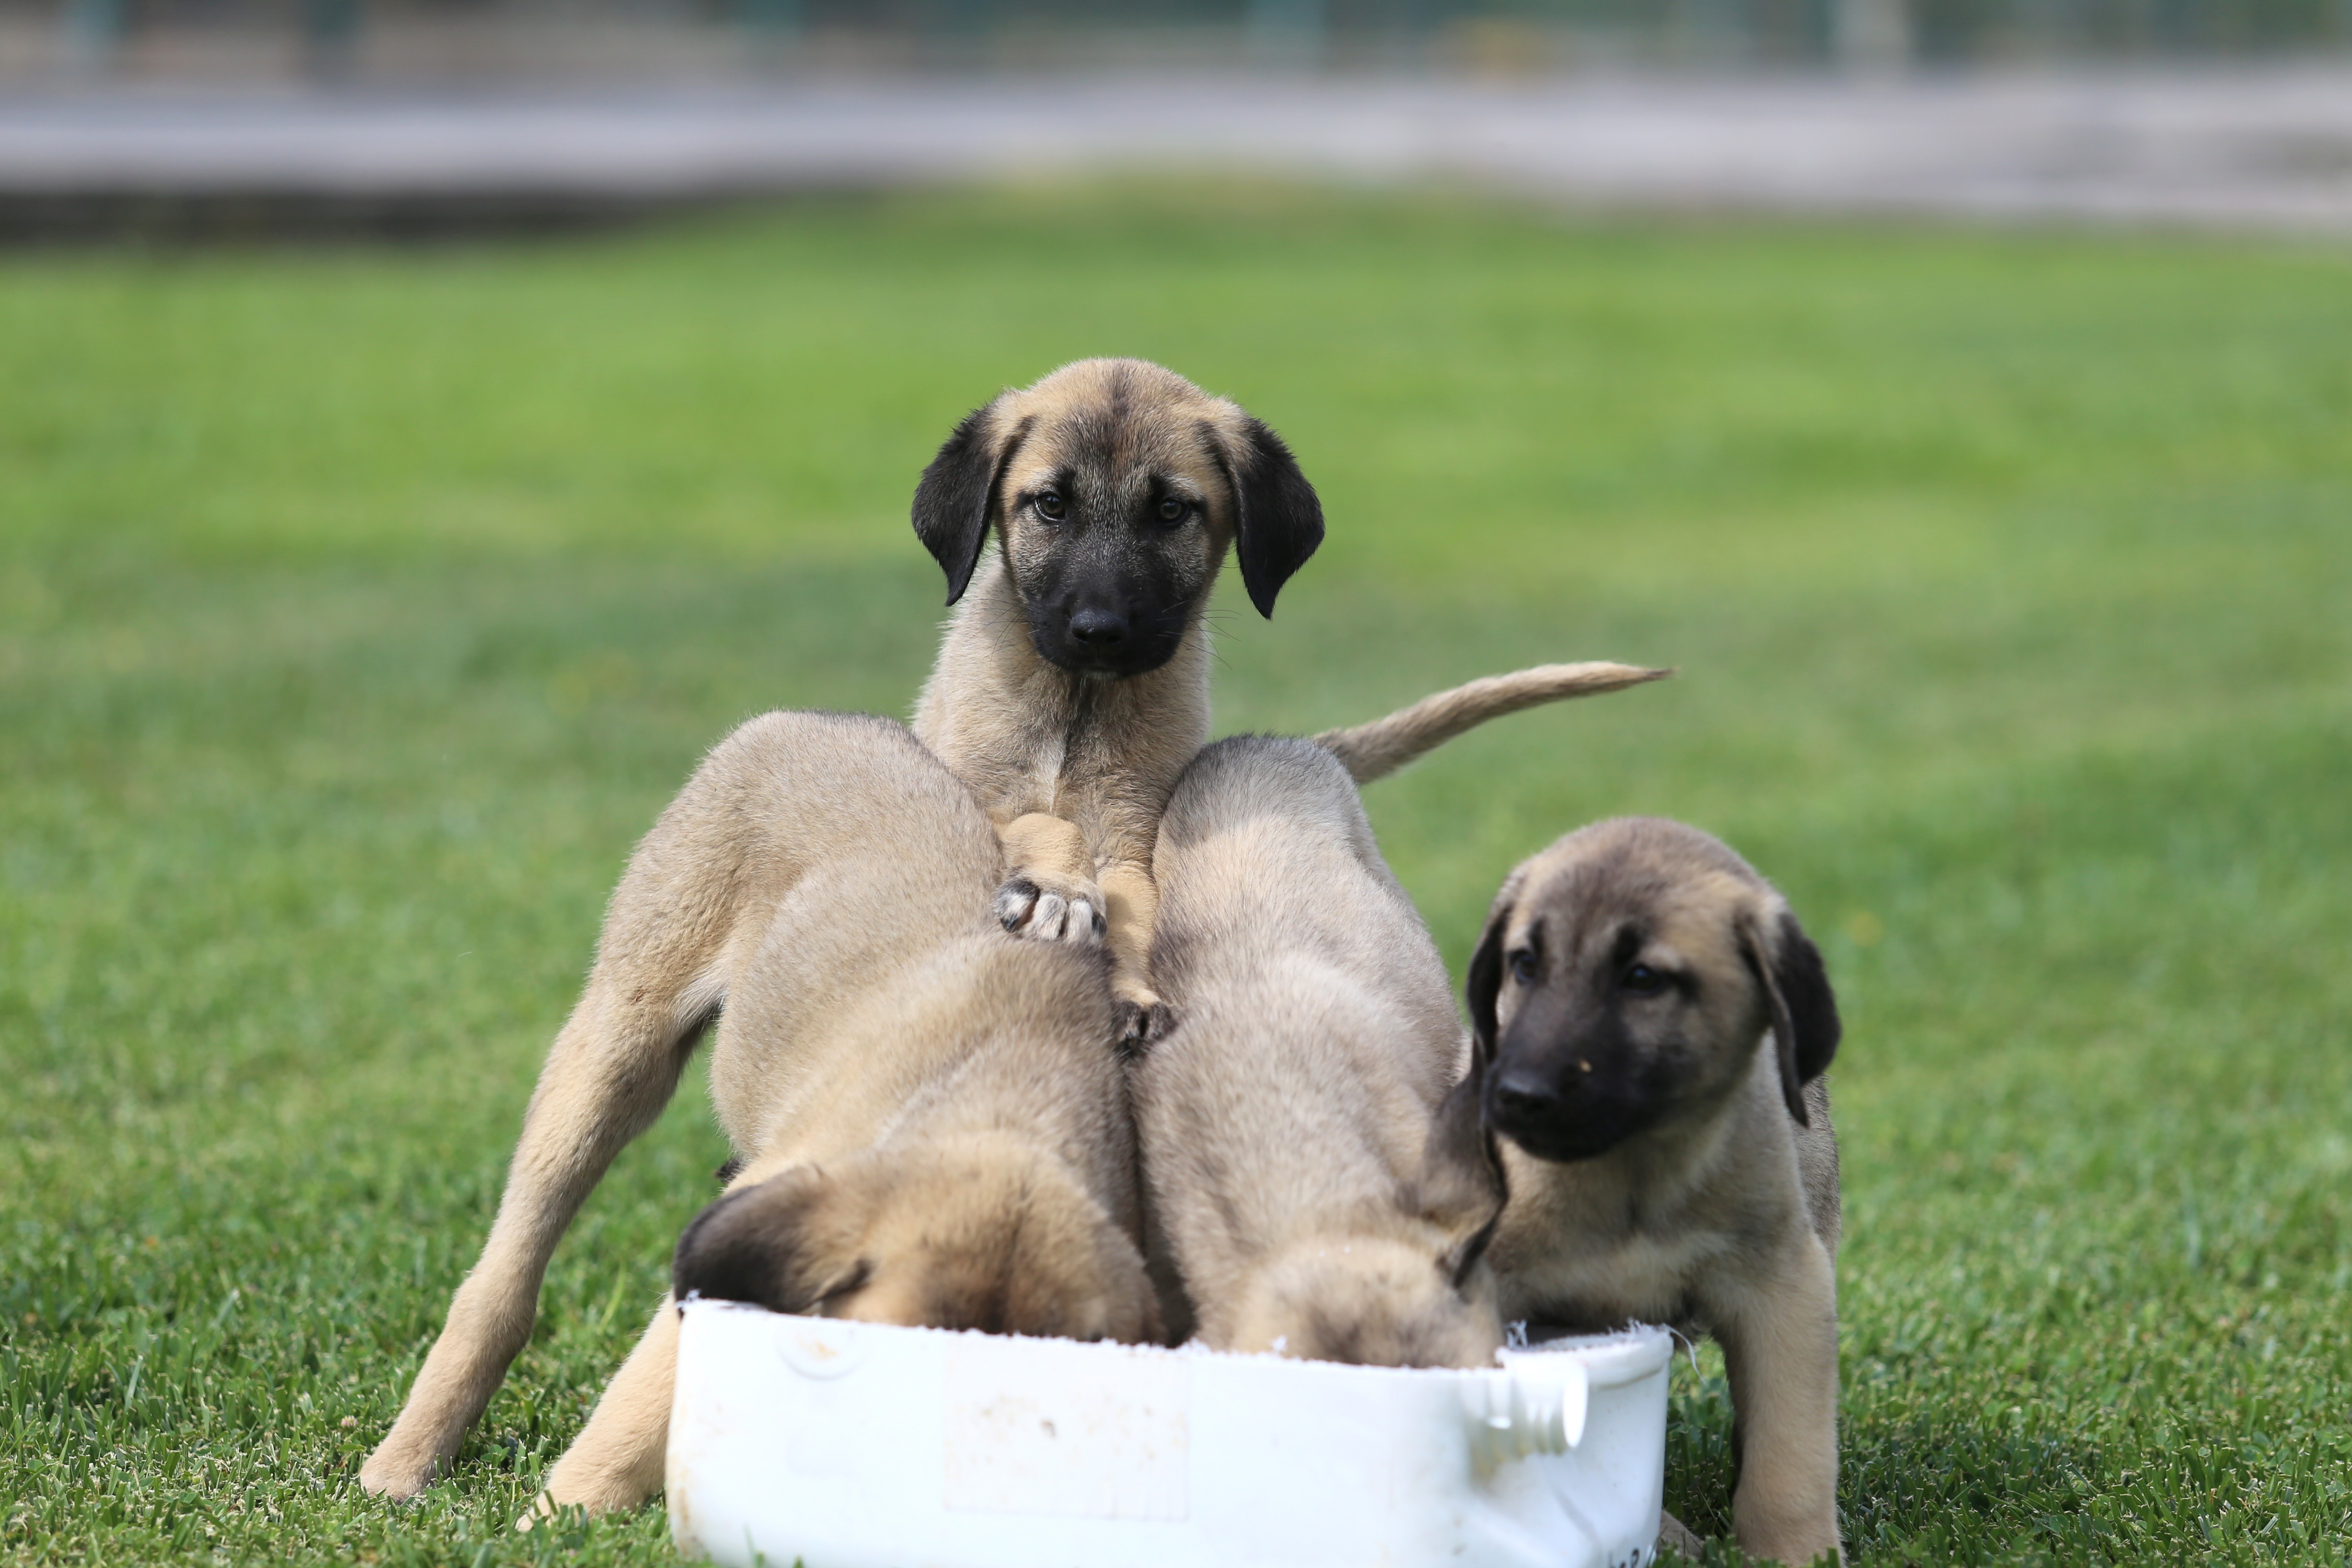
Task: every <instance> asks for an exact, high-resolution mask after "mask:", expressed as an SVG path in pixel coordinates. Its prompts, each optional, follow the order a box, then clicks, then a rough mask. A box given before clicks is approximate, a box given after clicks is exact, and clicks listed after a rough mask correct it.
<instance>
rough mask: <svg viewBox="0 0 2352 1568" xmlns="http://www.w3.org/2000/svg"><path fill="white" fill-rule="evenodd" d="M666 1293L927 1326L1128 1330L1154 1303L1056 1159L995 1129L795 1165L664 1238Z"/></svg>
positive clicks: (1127, 1250)
mask: <svg viewBox="0 0 2352 1568" xmlns="http://www.w3.org/2000/svg"><path fill="white" fill-rule="evenodd" d="M672 1279H673V1283H674V1285H675V1289H676V1293H677V1299H678V1300H685V1299H686V1298H687V1297H688V1296H689V1295H701V1296H703V1297H705V1298H708V1299H710V1300H728V1301H752V1302H756V1303H758V1304H759V1305H761V1306H762V1307H766V1308H768V1309H770V1310H772V1311H778V1312H801V1313H808V1314H812V1315H815V1316H822V1317H829V1318H856V1319H860V1320H863V1321H866V1322H876V1323H899V1324H905V1325H910V1326H920V1327H929V1328H938V1329H983V1330H987V1331H992V1332H998V1333H1016V1334H1036V1335H1043V1336H1051V1337H1057V1338H1064V1339H1074V1340H1119V1341H1124V1342H1148V1341H1152V1340H1156V1339H1157V1338H1158V1337H1159V1334H1160V1319H1159V1309H1158V1306H1157V1303H1156V1299H1155V1298H1154V1296H1153V1294H1152V1290H1151V1284H1150V1280H1149V1279H1146V1278H1145V1275H1144V1271H1143V1260H1142V1258H1140V1257H1139V1255H1138V1254H1137V1252H1136V1249H1135V1246H1134V1244H1133V1243H1132V1242H1131V1241H1129V1239H1128V1237H1126V1236H1125V1235H1124V1234H1122V1233H1121V1232H1120V1231H1119V1229H1118V1226H1115V1225H1113V1224H1112V1223H1111V1220H1110V1218H1109V1216H1108V1215H1106V1214H1104V1213H1103V1211H1102V1208H1101V1205H1097V1203H1095V1202H1094V1200H1093V1199H1091V1198H1089V1197H1088V1196H1087V1194H1085V1193H1084V1192H1083V1191H1081V1190H1080V1189H1079V1187H1078V1186H1077V1184H1076V1183H1075V1182H1074V1181H1072V1180H1071V1178H1070V1176H1069V1174H1068V1173H1066V1171H1064V1170H1062V1169H1061V1168H1060V1167H1059V1166H1058V1164H1057V1163H1055V1162H1053V1161H1051V1160H1049V1159H1048V1158H1046V1157H1045V1156H1043V1155H1041V1154H1040V1153H1038V1152H1036V1151H1034V1150H1032V1149H1029V1148H1026V1147H1024V1146H1022V1145H1020V1144H1017V1143H1014V1142H1012V1141H1010V1140H1005V1139H996V1138H976V1139H968V1140H961V1141H956V1142H949V1143H946V1144H943V1145H941V1146H940V1147H939V1148H936V1149H932V1150H927V1151H924V1152H921V1153H919V1154H914V1155H908V1156H898V1155H884V1154H881V1153H867V1154H864V1155H860V1156H858V1157H857V1158H856V1159H853V1160H850V1161H847V1162H845V1163H843V1164H842V1165H841V1166H839V1167H838V1168H835V1169H826V1170H819V1169H818V1168H816V1167H815V1166H813V1165H799V1166H794V1167H793V1168H792V1169H790V1170H788V1171H785V1172H783V1173H782V1174H779V1175H776V1176H772V1177H770V1178H769V1179H768V1180H766V1181H764V1182H760V1183H756V1184H753V1185H751V1186H748V1187H743V1188H740V1189H739V1190H738V1191H735V1192H732V1193H730V1194H727V1195H726V1196H725V1197H723V1198H721V1199H719V1201H718V1202H717V1203H715V1204H713V1205H710V1206H709V1208H707V1209H705V1210H703V1211H702V1213H701V1214H699V1215H697V1216H696V1217H695V1220H694V1223H693V1224H691V1225H689V1226H687V1228H686V1234H685V1235H684V1236H683V1237H680V1238H679V1239H678V1244H677V1258H676V1260H675V1262H674V1264H673V1267H672Z"/></svg>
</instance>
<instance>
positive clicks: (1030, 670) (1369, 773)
mask: <svg viewBox="0 0 2352 1568" xmlns="http://www.w3.org/2000/svg"><path fill="white" fill-rule="evenodd" d="M914 524H915V532H916V534H917V536H918V537H919V538H920V539H921V541H922V542H923V544H924V546H925V548H927V549H928V550H929V551H930V552H931V554H932V555H933V557H935V558H936V559H937V560H938V562H939V563H940V568H941V570H942V571H944V572H945V573H946V574H947V590H948V603H949V604H950V605H955V606H956V613H955V617H954V619H953V621H952V622H951V623H950V626H949V627H948V632H947V636H946V637H945V639H944V640H943V641H942V642H941V643H940V653H939V659H938V662H937V664H936V665H935V666H934V667H933V668H932V671H931V677H930V680H929V684H927V685H926V686H925V687H924V689H923V694H922V698H921V700H920V701H919V704H918V706H917V710H916V714H915V733H916V734H917V735H918V736H919V737H920V738H921V740H922V742H923V743H924V744H925V745H927V746H929V747H930V748H931V750H932V751H933V752H936V753H938V755H939V757H940V761H942V762H944V763H947V765H948V767H949V769H950V771H951V772H953V773H955V775H956V776H957V777H958V778H961V779H962V780H963V781H964V782H965V783H966V784H970V785H971V788H972V790H973V791H974V793H976V794H977V795H979V796H980V799H981V802H982V805H984V806H985V807H986V808H987V811H988V815H989V817H990V819H991V820H992V822H994V823H995V825H996V826H997V830H998V832H999V833H1000V834H1001V835H1002V836H1003V839H1004V844H1005V851H1006V861H1007V875H1006V879H1005V883H1004V886H1003V889H1002V890H1001V893H1000V896H999V899H998V903H997V909H998V913H999V916H1000V918H1001V919H1002V920H1003V922H1004V924H1005V927H1006V929H1008V930H1010V931H1014V932H1015V933H1016V934H1019V935H1022V936H1024V937H1031V938H1036V939H1041V940H1045V941H1052V942H1067V943H1072V944H1076V945H1087V944H1091V943H1094V942H1105V941H1107V942H1108V945H1109V947H1110V949H1111V952H1112V954H1113V958H1114V960H1115V968H1114V971H1113V978H1112V984H1113V989H1114V991H1115V992H1116V993H1117V994H1118V998H1119V1000H1120V1005H1121V1019H1122V1028H1121V1035H1122V1037H1124V1038H1125V1039H1127V1040H1128V1041H1129V1043H1130V1044H1136V1043H1140V1042H1141V1041H1143V1040H1146V1039H1149V1038H1150V1037H1152V1036H1153V1035H1154V1034H1156V1033H1157V1032H1158V1031H1159V1030H1160V1028H1162V1027H1164V1026H1165V1025H1166V1023H1167V1019H1168V1014H1167V1011H1166V1008H1165V1006H1164V1005H1163V1004H1162V1002H1161V1000H1160V995H1159V994H1158V992H1157V991H1156V989H1155V988H1154V986H1153V984H1152V982H1151V978H1150V951H1151V928H1152V919H1153V911H1154V909H1155V907H1156V903H1157V894H1156V889H1155V887H1154V884H1153V880H1152V874H1151V851H1152V842H1153V836H1154V835H1155V834H1156V833H1157V832H1158V829H1159V825H1160V810H1161V808H1162V807H1163V806H1164V805H1166V804H1167V800H1168V792H1169V790H1170V789H1171V788H1172V787H1174V785H1175V783H1176V775H1177V774H1178V773H1180V772H1181V771H1182V770H1183V768H1184V765H1185V764H1186V763H1189V762H1191V761H1192V754H1193V753H1194V752H1197V751H1199V750H1200V749H1201V747H1202V744H1203V743H1205V742H1207V740H1208V738H1209V647H1208V636H1207V633H1206V631H1205V630H1204V629H1203V627H1202V615H1203V613H1204V612H1205V611H1206V610H1207V608H1208V604H1209V595H1210V590H1211V589H1212V588H1213V586H1214V585H1215V583H1216V578H1217V574H1218V572H1219V571H1220V569H1221V568H1222V567H1223V563H1224V559H1225V554H1226V552H1227V551H1228V550H1230V551H1232V552H1234V554H1235V555H1236V556H1237V557H1238V558H1239V561H1240V564H1241V574H1242V584H1243V586H1244V587H1245V588H1247V589H1248V591H1249V598H1250V603H1251V604H1253V605H1256V606H1257V609H1258V613H1259V614H1261V615H1264V616H1272V615H1273V614H1274V603H1275V596H1276V595H1277V594H1279V593H1280V592H1281V590H1282V586H1283V584H1285V583H1286V582H1288V581H1289V579H1290V577H1291V574H1293V573H1295V572H1297V570H1298V569H1299V567H1301V566H1302V565H1304V564H1306V563H1307V558H1308V557H1309V556H1311V555H1313V554H1314V553H1315V550H1316V547H1317V546H1318V545H1319V544H1320V543H1321V542H1322V540H1323V508H1322V503H1321V502H1320V501H1319V500H1318V499H1317V497H1316V494H1315V488H1314V486H1312V485H1310V484H1308V483H1307V478H1306V476H1305V475H1304V474H1303V473H1301V472H1300V470H1299V467H1298V463H1297V459H1296V458H1293V457H1292V456H1291V453H1290V449H1289V447H1286V446H1285V445H1284V444H1283V442H1282V438H1281V437H1278V436H1276V434H1275V433H1274V432H1273V431H1272V430H1271V429H1269V428H1267V426H1265V425H1264V424H1263V423H1261V422H1260V421H1258V420H1257V419H1255V418H1253V417H1252V416H1249V415H1248V414H1247V413H1244V411H1243V410H1242V409H1241V408H1240V407H1239V406H1237V405H1234V404H1233V403H1230V402H1228V401H1226V400H1225V399H1223V398H1222V397H1213V396H1211V395H1209V394H1207V393H1205V392H1202V390H1201V389H1200V388H1199V387H1197V386H1194V385H1193V384H1192V383H1191V382H1189V381H1186V380H1185V379H1184V378H1183V377H1181V376H1180V375H1178V374H1175V373H1174V372H1172V371H1169V370H1163V369H1162V368H1160V366H1158V365H1156V364H1150V363H1145V362H1143V361H1141V360H1131V359H1091V360H1081V361H1079V362H1077V363H1075V364H1070V365H1066V366H1064V367H1063V368H1062V369H1060V370H1057V371H1055V373H1054V374H1051V375H1049V376H1046V377H1045V379H1044V380H1042V381H1040V382H1038V383H1037V384H1035V385H1034V386H1028V387H1023V388H1019V389H1016V390H1013V391H1008V392H1005V393H1003V395H1000V396H998V397H997V398H996V399H995V400H994V401H992V402H991V403H989V404H987V405H984V406H982V407H980V408H977V409H974V410H973V411H972V412H971V414H970V415H968V416H965V417H964V419H963V420H962V422H961V423H960V424H959V425H957V426H956V427H955V430H954V432H953V433H952V434H951V435H950V436H949V437H948V439H947V441H946V443H945V444H944V445H943V446H941V447H940V450H939V455H938V456H937V457H935V458H933V459H932V460H931V464H930V466H929V468H926V469H925V470H924V472H923V478H922V482H921V483H920V484H919V486H918V487H917V488H916V490H915V501H914ZM991 533H993V534H994V535H995V536H996V539H997V541H998V549H997V551H996V552H994V553H993V554H990V553H988V552H986V550H985V546H986V544H987V541H988V538H989V536H990V534H991ZM1602 668H1609V669H1620V670H1622V667H1621V666H1609V667H1597V666H1581V665H1574V666H1546V667H1544V668H1539V669H1532V670H1522V671H1520V672H1518V673H1517V674H1516V675H1508V676H1498V677H1494V678H1491V679H1487V680H1484V681H1476V682H1473V683H1472V684H1471V685H1469V686H1466V687H1464V688H1461V689H1459V690H1457V691H1454V692H1451V693H1447V694H1444V696H1442V697H1438V698H1432V699H1430V700H1429V701H1427V702H1424V703H1423V704H1420V705H1418V706H1417V707H1416V708H1414V709H1412V710H1409V711H1408V712H1407V713H1406V714H1400V715H1397V716H1395V717H1394V718H1393V719H1391V720H1389V721H1382V724H1381V725H1372V726H1365V727H1364V729H1363V730H1362V731H1348V732H1344V733H1341V734H1338V735H1331V736H1325V737H1321V739H1323V740H1325V741H1326V742H1329V743H1331V744H1332V746H1333V749H1334V750H1335V751H1337V752H1339V754H1340V755H1341V756H1342V757H1343V758H1345V759H1346V760H1348V762H1349V766H1350V767H1351V768H1352V769H1355V770H1356V776H1357V778H1358V779H1359V781H1361V780H1364V779H1368V778H1374V777H1378V776H1379V775H1380V774H1381V773H1385V772H1388V771H1389V770H1391V769H1392V768H1394V767H1397V766H1400V765H1402V763H1405V762H1407V761H1410V760H1411V759H1412V757H1414V756H1417V755H1419V754H1420V753H1421V752H1423V751H1426V750H1428V749H1429V748H1430V747H1431V746H1433V745H1436V744H1437V743H1438V742H1441V741H1443V740H1444V739H1445V738H1446V737H1447V736H1448V735H1451V734H1454V733H1458V732H1459V731H1462V730H1465V729H1467V728H1469V727H1470V726H1471V725H1473V724H1475V723H1477V722H1479V721H1481V720H1483V719H1486V718H1491V717H1493V716H1494V715H1495V714H1497V713H1504V712H1509V711H1511V710H1514V709H1517V708H1525V707H1529V706H1532V705H1534V704H1536V703H1539V702H1549V701H1553V700H1558V699H1559V698H1561V697H1571V696H1578V695H1581V694H1582V693H1583V692H1584V691H1586V690H1590V689H1593V688H1592V687H1591V680H1592V679H1594V672H1595V670H1597V669H1602ZM1069 826H1075V827H1076V829H1077V832H1078V836H1079V838H1080V840H1081V841H1082V842H1083V844H1084V847H1085V850H1086V854H1085V857H1084V858H1083V861H1082V862H1081V863H1080V864H1079V866H1078V867H1077V868H1076V869H1075V870H1070V869H1067V868H1065V865H1064V862H1063V859H1062V856H1061V847H1062V845H1063V844H1064V843H1065V842H1066V830H1067V828H1068V827H1069Z"/></svg>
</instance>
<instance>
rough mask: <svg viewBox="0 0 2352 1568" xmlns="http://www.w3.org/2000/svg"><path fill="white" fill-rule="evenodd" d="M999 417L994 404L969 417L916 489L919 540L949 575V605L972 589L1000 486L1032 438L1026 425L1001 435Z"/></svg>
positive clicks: (924, 473) (941, 450)
mask: <svg viewBox="0 0 2352 1568" xmlns="http://www.w3.org/2000/svg"><path fill="white" fill-rule="evenodd" d="M999 401H1002V400H1001V399H1000V400H999ZM995 412H996V405H995V404H994V403H991V404H987V405H984V406H982V407H979V408H975V409H973V410H972V411H971V413H969V414H967V415H965V416H963V419H962V421H961V423H959V424H958V425H957V426H956V427H955V432H954V434H952V435H950V437H948V438H947V442H946V444H945V445H944V446H942V447H940V451H939V456H937V457H935V458H932V459H931V463H930V467H929V468H925V469H924V470H923V478H922V482H921V483H919V484H918V485H917V486H916V487H915V537H916V538H918V539H919V540H921V541H922V542H923V548H924V549H926V550H928V551H929V552H931V557H932V559H933V560H935V561H937V562H938V563H940V571H942V572H945V573H946V574H948V603H949V604H950V605H952V604H954V603H955V602H956V601H957V600H958V599H961V598H962V597H963V591H964V589H965V588H966V587H967V586H969V585H970V584H971V573H972V568H973V567H975V566H977V565H979V564H980V547H981V544H982V542H984V541H985V540H986V539H987V537H988V524H989V520H990V518H991V516H992V514H993V513H994V511H995V510H996V486H997V481H998V480H1000V479H1003V477H1004V465H1005V464H1006V463H1008V462H1010V461H1011V460H1012V458H1013V453H1014V452H1015V451H1017V450H1019V449H1020V446H1021V442H1022V440H1023V438H1024V437H1026V436H1027V435H1028V434H1029V426H1030V421H1029V420H1026V419H1024V420H1023V421H1021V423H1020V424H1019V425H1018V426H1014V427H1013V429H1012V430H1011V431H1010V432H1003V431H1000V430H999V429H998V428H997V424H998V422H997V420H996V418H995Z"/></svg>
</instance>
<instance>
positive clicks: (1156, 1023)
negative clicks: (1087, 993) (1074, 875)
mask: <svg viewBox="0 0 2352 1568" xmlns="http://www.w3.org/2000/svg"><path fill="white" fill-rule="evenodd" d="M1102 890H1103V897H1104V898H1105V899H1107V900H1109V904H1110V954H1111V976H1110V990H1111V994H1112V995H1113V996H1114V997H1116V998H1117V999H1118V1011H1119V1021H1120V1028H1119V1043H1120V1044H1121V1045H1122V1046H1125V1047H1128V1048H1129V1049H1130V1050H1134V1049H1139V1048H1140V1047H1144V1046H1147V1045H1150V1043H1151V1042H1152V1041H1154V1040H1156V1039H1158V1038H1159V1037H1160V1036H1162V1035H1164V1034H1166V1033H1167V1032H1168V1031H1169V1029H1170V1028H1171V1026H1173V1025H1174V1023H1175V1015H1174V1013H1173V1012H1171V1009H1170V1008H1169V1006H1168V1004H1167V1003H1165V1002H1162V1001H1161V1000H1160V996H1159V994H1158V993H1156V992H1154V991H1153V990H1152V989H1151V933H1152V931H1153V930H1154V929H1155V927H1156V926H1157V925H1158V923H1159V919H1160V888H1159V885H1158V884H1157V883H1155V882H1154V881H1152V879H1151V872H1150V869H1149V868H1145V867H1142V866H1138V865H1135V864H1133V863H1131V862H1121V863H1118V864H1115V865H1112V866H1108V867H1106V868H1104V870H1103V874H1102Z"/></svg>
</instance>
